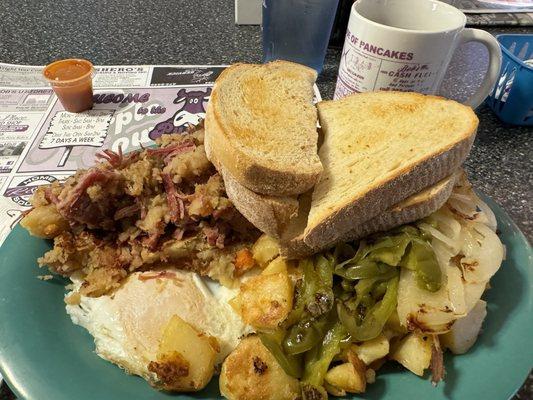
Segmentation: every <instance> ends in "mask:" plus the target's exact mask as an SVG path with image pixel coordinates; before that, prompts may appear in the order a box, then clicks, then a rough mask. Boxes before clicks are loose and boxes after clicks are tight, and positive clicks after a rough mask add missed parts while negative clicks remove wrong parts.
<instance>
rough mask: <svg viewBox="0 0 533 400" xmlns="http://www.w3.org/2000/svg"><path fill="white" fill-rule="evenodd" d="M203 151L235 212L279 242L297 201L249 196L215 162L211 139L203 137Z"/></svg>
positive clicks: (216, 161)
mask: <svg viewBox="0 0 533 400" xmlns="http://www.w3.org/2000/svg"><path fill="white" fill-rule="evenodd" d="M204 147H205V152H206V155H207V158H208V159H209V160H210V161H211V162H212V163H213V165H214V166H215V168H216V169H217V170H218V172H219V173H220V175H221V176H222V179H223V180H224V186H225V187H226V194H227V195H228V198H229V199H230V200H231V202H232V203H233V204H234V205H235V208H237V210H239V212H240V213H241V214H242V215H243V216H244V217H245V218H246V219H247V220H248V221H250V222H251V223H252V224H253V225H254V226H255V227H256V228H257V229H259V230H260V231H262V232H264V233H266V234H267V235H269V236H272V237H274V238H276V239H279V238H280V237H281V235H282V234H283V232H284V231H285V229H286V228H287V227H288V226H289V223H290V221H291V219H292V218H294V217H296V215H297V214H298V200H297V198H296V197H295V196H293V197H290V196H284V197H276V196H268V195H264V194H258V193H255V192H253V191H252V190H250V189H248V188H247V187H245V186H243V185H241V184H240V183H239V182H237V180H236V179H235V178H234V177H233V176H232V175H231V173H230V172H229V171H227V170H226V169H225V168H224V167H223V166H222V165H221V164H220V162H219V161H218V160H217V159H216V157H215V155H214V154H213V151H212V147H211V136H207V135H205V136H204Z"/></svg>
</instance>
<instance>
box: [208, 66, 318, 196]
mask: <svg viewBox="0 0 533 400" xmlns="http://www.w3.org/2000/svg"><path fill="white" fill-rule="evenodd" d="M315 79H316V72H315V70H313V69H311V68H308V67H305V66H302V65H299V64H295V63H291V62H287V61H274V62H271V63H267V64H264V65H254V64H235V65H232V66H231V67H229V68H227V69H226V70H224V72H222V74H220V76H219V77H218V79H217V80H216V82H215V87H214V88H213V92H212V94H211V99H210V101H209V104H208V107H207V114H206V121H205V129H206V135H207V136H210V141H211V144H212V147H211V149H212V152H213V154H214V155H215V157H216V158H217V160H218V161H219V162H220V164H221V165H222V166H223V167H224V169H225V170H227V171H228V172H229V173H230V174H231V175H232V176H233V177H234V178H235V180H236V181H237V182H239V183H240V184H241V185H243V186H245V187H247V188H248V189H250V190H252V191H254V192H256V193H261V194H266V195H271V196H287V195H296V194H299V193H303V192H305V191H306V190H307V189H309V188H310V187H312V186H313V185H314V184H315V183H316V182H317V180H318V178H319V176H320V173H321V172H322V165H321V163H320V159H319V158H318V154H317V140H318V134H317V127H316V124H317V110H316V108H315V106H314V105H313V84H314V82H315Z"/></svg>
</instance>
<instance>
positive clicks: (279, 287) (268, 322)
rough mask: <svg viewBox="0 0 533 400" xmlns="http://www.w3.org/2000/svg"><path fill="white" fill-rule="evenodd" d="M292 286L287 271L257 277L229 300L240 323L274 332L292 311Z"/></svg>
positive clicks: (247, 282) (251, 279) (248, 281)
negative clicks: (239, 318)
mask: <svg viewBox="0 0 533 400" xmlns="http://www.w3.org/2000/svg"><path fill="white" fill-rule="evenodd" d="M292 299H293V287H292V283H291V280H290V278H289V276H288V274H287V272H286V271H285V272H279V273H276V274H270V275H258V276H254V277H253V278H250V279H249V280H247V281H246V282H244V283H242V284H241V288H240V292H239V294H238V295H237V296H236V297H235V298H234V299H232V300H231V301H230V304H231V306H232V307H233V309H234V310H235V311H236V312H237V313H238V314H239V315H240V316H241V318H242V320H243V321H244V322H245V323H247V324H249V325H252V326H253V327H254V328H256V329H267V330H268V329H276V328H277V327H278V324H279V323H280V322H282V321H283V320H284V319H285V318H287V315H288V314H289V312H290V311H291V309H292Z"/></svg>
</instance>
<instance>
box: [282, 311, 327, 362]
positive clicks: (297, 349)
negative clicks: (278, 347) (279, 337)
mask: <svg viewBox="0 0 533 400" xmlns="http://www.w3.org/2000/svg"><path fill="white" fill-rule="evenodd" d="M331 319H332V317H331V313H330V314H329V315H322V316H320V317H319V318H316V319H315V318H309V319H305V320H302V321H300V322H298V323H297V324H295V325H293V326H292V327H291V328H290V330H289V332H288V334H287V336H286V337H285V339H284V340H283V350H284V351H285V353H287V354H289V355H295V354H301V353H305V352H306V351H308V350H311V349H312V348H313V347H315V346H316V345H317V344H319V343H320V341H321V340H322V339H323V338H324V335H325V334H326V332H327V330H328V328H329V327H330V326H331Z"/></svg>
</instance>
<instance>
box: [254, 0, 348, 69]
mask: <svg viewBox="0 0 533 400" xmlns="http://www.w3.org/2000/svg"><path fill="white" fill-rule="evenodd" d="M338 2H339V0H263V62H267V61H272V60H288V61H294V62H297V63H300V64H304V65H307V66H309V67H311V68H314V69H315V70H316V71H317V72H320V71H322V67H323V65H324V57H325V56H326V49H327V47H328V41H329V35H330V34H331V28H332V25H333V21H334V19H335V13H336V11H337V5H338Z"/></svg>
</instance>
